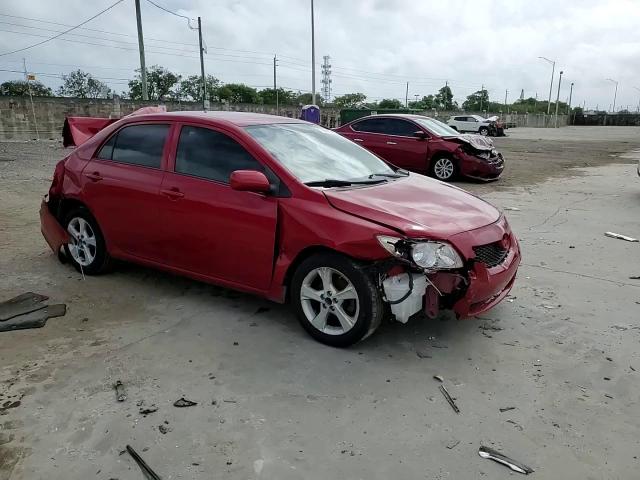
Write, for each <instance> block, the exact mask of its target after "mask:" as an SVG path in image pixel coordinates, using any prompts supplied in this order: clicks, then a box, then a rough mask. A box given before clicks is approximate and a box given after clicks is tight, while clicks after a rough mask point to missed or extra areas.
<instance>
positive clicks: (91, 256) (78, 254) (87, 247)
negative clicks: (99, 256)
mask: <svg viewBox="0 0 640 480" xmlns="http://www.w3.org/2000/svg"><path fill="white" fill-rule="evenodd" d="M67 232H69V235H70V236H71V242H70V243H69V253H70V254H71V257H72V258H73V259H74V260H75V261H76V262H77V263H78V264H79V265H81V266H83V267H87V266H89V265H91V264H92V263H93V261H94V260H95V258H96V252H97V243H96V235H95V233H94V231H93V229H92V228H91V225H90V224H89V222H87V221H86V220H85V219H84V218H82V217H73V218H72V219H71V220H70V221H69V223H68V225H67Z"/></svg>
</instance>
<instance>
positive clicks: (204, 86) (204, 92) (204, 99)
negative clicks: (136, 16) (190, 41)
mask: <svg viewBox="0 0 640 480" xmlns="http://www.w3.org/2000/svg"><path fill="white" fill-rule="evenodd" d="M136 1H139V0H136ZM198 41H199V42H200V75H201V76H202V110H204V111H205V112H206V111H207V107H208V106H209V105H208V103H209V100H208V99H207V79H206V78H205V76H204V56H203V55H204V48H202V22H201V21H200V17H198Z"/></svg>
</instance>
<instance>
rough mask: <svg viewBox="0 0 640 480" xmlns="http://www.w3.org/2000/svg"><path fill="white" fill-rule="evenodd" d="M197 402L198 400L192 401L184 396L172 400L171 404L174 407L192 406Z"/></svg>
mask: <svg viewBox="0 0 640 480" xmlns="http://www.w3.org/2000/svg"><path fill="white" fill-rule="evenodd" d="M197 404H198V402H192V401H191V400H187V399H186V398H184V397H182V398H179V399H178V400H176V401H175V402H173V406H174V407H178V408H183V407H193V406H194V405H197Z"/></svg>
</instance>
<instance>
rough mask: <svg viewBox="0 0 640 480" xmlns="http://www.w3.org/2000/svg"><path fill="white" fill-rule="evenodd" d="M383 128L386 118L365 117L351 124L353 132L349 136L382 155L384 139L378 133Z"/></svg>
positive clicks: (350, 138)
mask: <svg viewBox="0 0 640 480" xmlns="http://www.w3.org/2000/svg"><path fill="white" fill-rule="evenodd" d="M383 129H384V118H365V119H364V120H360V121H358V122H355V123H353V124H351V130H352V133H349V135H348V136H347V138H348V139H349V140H352V141H354V142H356V143H357V144H358V145H361V146H363V147H364V148H366V149H367V150H370V151H372V152H373V153H375V154H377V155H380V156H382V149H383V145H384V142H383V140H384V139H383V138H381V137H380V136H379V135H378V134H380V133H382V131H383ZM383 158H384V157H383Z"/></svg>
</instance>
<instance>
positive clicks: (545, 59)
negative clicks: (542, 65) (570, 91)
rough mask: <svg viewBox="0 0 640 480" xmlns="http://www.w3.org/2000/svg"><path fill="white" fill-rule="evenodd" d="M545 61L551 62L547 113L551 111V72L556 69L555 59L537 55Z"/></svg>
mask: <svg viewBox="0 0 640 480" xmlns="http://www.w3.org/2000/svg"><path fill="white" fill-rule="evenodd" d="M538 58H540V59H542V60H544V61H545V62H549V63H550V64H551V83H550V84H549V102H547V115H549V114H550V113H551V90H553V74H554V73H555V70H556V62H555V60H549V59H548V58H547V57H538Z"/></svg>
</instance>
